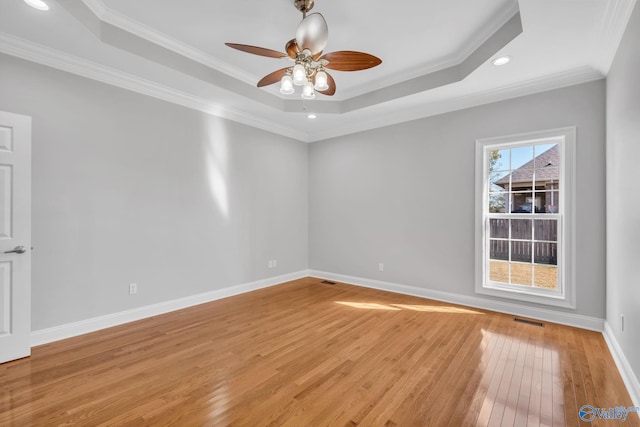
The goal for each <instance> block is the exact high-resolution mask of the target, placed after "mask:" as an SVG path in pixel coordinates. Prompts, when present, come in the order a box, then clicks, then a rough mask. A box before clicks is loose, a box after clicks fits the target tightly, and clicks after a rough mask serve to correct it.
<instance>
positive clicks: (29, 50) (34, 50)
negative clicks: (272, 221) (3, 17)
mask: <svg viewBox="0 0 640 427" xmlns="http://www.w3.org/2000/svg"><path fill="white" fill-rule="evenodd" d="M0 52H1V53H5V54H8V55H12V56H15V57H18V58H22V59H25V60H27V61H31V62H35V63H38V64H42V65H46V66H48V67H52V68H55V69H58V70H62V71H66V72H69V73H72V74H76V75H79V76H82V77H86V78H89V79H92V80H96V81H99V82H102V83H106V84H109V85H112V86H117V87H120V88H123V89H127V90H130V91H132V92H137V93H140V94H143V95H148V96H151V97H153V98H157V99H161V100H163V101H167V102H171V103H174V104H178V105H182V106H183V107H187V108H191V109H194V110H198V111H201V112H204V113H207V114H211V115H213V116H217V117H221V118H224V119H228V120H232V121H234V122H238V123H242V124H245V125H248V126H251V127H255V128H258V129H262V130H266V131H268V132H272V133H276V134H279V135H282V136H286V137H289V138H293V139H297V140H299V141H303V142H309V137H308V135H307V134H306V133H305V132H299V131H296V130H293V129H291V128H289V127H286V126H282V125H280V124H278V123H274V122H271V121H268V120H265V119H263V118H261V117H258V116H256V115H253V114H248V113H246V112H244V111H240V110H237V109H234V108H229V107H221V106H220V105H219V104H217V103H214V102H212V101H210V100H207V99H205V98H201V97H198V96H195V95H192V94H190V93H187V92H183V91H180V90H177V89H173V88H170V87H168V86H164V85H161V84H158V83H156V82H153V81H151V80H147V79H144V78H142V77H138V76H135V75H133V74H129V73H126V72H124V71H121V70H117V69H115V68H111V67H107V66H105V65H102V64H99V63H96V62H92V61H89V60H86V59H83V58H79V57H77V56H74V55H71V54H68V53H65V52H61V51H59V50H55V49H52V48H50V47H47V46H44V45H41V44H37V43H34V42H31V41H29V40H25V39H21V38H19V37H15V36H12V35H10V34H7V33H0Z"/></svg>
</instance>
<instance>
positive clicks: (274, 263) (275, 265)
mask: <svg viewBox="0 0 640 427" xmlns="http://www.w3.org/2000/svg"><path fill="white" fill-rule="evenodd" d="M277 266H278V260H277V259H274V260H273V268H276V267H277Z"/></svg>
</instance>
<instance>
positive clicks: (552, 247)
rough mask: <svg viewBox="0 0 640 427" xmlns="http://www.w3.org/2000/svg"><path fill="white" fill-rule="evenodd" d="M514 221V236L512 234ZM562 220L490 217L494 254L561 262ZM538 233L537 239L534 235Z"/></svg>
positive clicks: (538, 260)
mask: <svg viewBox="0 0 640 427" xmlns="http://www.w3.org/2000/svg"><path fill="white" fill-rule="evenodd" d="M509 221H511V239H522V240H511V241H509V240H507V239H508V238H509ZM557 236H558V221H557V220H556V219H548V220H547V219H543V220H539V219H536V220H530V219H502V218H500V219H497V218H491V219H490V237H491V239H490V241H489V249H490V258H491V259H499V260H505V261H508V260H509V245H511V261H517V262H532V261H533V262H534V263H536V264H551V265H557V264H558V244H557V243H556V241H557V238H558V237H557ZM534 237H535V240H532V238H534Z"/></svg>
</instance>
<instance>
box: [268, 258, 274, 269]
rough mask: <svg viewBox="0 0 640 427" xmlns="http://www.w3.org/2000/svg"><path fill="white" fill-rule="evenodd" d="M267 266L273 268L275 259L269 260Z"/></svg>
mask: <svg viewBox="0 0 640 427" xmlns="http://www.w3.org/2000/svg"><path fill="white" fill-rule="evenodd" d="M267 267H268V268H273V260H269V262H268V263H267Z"/></svg>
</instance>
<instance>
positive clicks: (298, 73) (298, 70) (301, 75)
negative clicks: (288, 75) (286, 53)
mask: <svg viewBox="0 0 640 427" xmlns="http://www.w3.org/2000/svg"><path fill="white" fill-rule="evenodd" d="M306 82H307V71H306V70H305V69H304V65H302V64H296V65H294V66H293V84H294V85H296V86H302V85H303V84H305V83H306Z"/></svg>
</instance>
